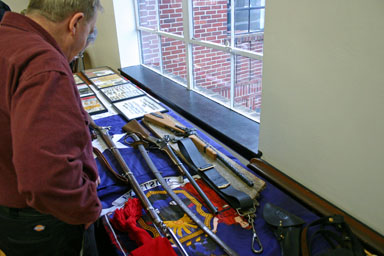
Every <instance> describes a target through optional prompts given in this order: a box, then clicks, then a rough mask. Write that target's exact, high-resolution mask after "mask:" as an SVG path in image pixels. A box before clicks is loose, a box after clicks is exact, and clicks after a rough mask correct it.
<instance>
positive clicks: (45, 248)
mask: <svg viewBox="0 0 384 256" xmlns="http://www.w3.org/2000/svg"><path fill="white" fill-rule="evenodd" d="M101 8H102V7H101V5H100V2H99V0H31V1H30V3H29V6H28V8H27V10H26V11H25V16H23V15H19V14H16V13H13V12H7V13H6V14H5V15H4V17H3V20H2V21H1V23H0V35H1V36H0V77H1V78H0V141H1V146H0V255H3V254H5V255H7V256H9V255H10V256H13V255H50V256H52V255H65V256H67V255H79V253H80V250H81V247H82V243H83V234H84V230H85V229H87V228H88V227H89V226H90V225H91V224H92V223H93V222H94V221H96V220H97V219H98V217H99V214H100V211H101V203H100V201H99V199H98V197H97V192H96V187H97V185H98V180H99V178H98V173H97V168H96V163H95V160H94V158H93V154H92V144H91V138H90V134H89V129H88V115H87V113H86V112H85V111H84V109H83V107H82V105H81V102H80V98H79V94H78V91H77V89H76V87H75V82H74V80H73V75H72V73H71V70H70V68H69V64H68V63H69V62H70V61H72V59H73V58H74V57H75V56H76V55H77V54H78V53H79V52H80V51H81V50H83V48H84V47H85V45H86V41H87V37H88V36H89V35H90V34H92V32H93V29H94V27H95V23H96V18H97V13H98V11H99V10H100V9H101Z"/></svg>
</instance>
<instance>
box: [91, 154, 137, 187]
mask: <svg viewBox="0 0 384 256" xmlns="http://www.w3.org/2000/svg"><path fill="white" fill-rule="evenodd" d="M93 153H95V155H96V156H97V157H98V159H99V161H100V163H101V164H102V165H103V166H104V168H105V169H107V170H108V171H109V172H110V173H111V174H112V175H113V176H114V177H115V178H116V179H117V180H119V181H121V182H122V183H124V184H128V185H130V183H129V181H128V179H127V178H125V177H124V176H122V175H120V174H117V173H116V172H115V171H114V170H113V168H112V166H111V165H110V164H109V163H108V160H107V159H106V158H105V156H104V155H103V153H101V151H100V150H99V149H98V148H95V147H93Z"/></svg>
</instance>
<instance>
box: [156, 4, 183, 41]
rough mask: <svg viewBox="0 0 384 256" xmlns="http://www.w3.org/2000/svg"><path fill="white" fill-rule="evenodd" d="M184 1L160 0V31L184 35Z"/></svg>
mask: <svg viewBox="0 0 384 256" xmlns="http://www.w3.org/2000/svg"><path fill="white" fill-rule="evenodd" d="M181 2H182V0H159V18H160V30H162V31H165V32H169V33H173V34H177V35H183V8H182V6H181Z"/></svg>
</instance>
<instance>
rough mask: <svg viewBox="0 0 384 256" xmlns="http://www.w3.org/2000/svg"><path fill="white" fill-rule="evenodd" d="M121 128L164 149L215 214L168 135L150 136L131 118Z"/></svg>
mask: <svg viewBox="0 0 384 256" xmlns="http://www.w3.org/2000/svg"><path fill="white" fill-rule="evenodd" d="M123 130H124V131H126V132H127V133H135V134H136V135H138V136H139V137H140V138H141V139H142V140H145V141H147V142H149V143H152V144H153V145H156V146H157V147H158V148H159V149H160V150H162V151H164V152H165V153H166V154H167V155H168V156H169V158H170V159H171V161H172V162H173V164H175V165H176V166H177V168H178V169H179V171H180V173H181V174H182V175H185V176H186V177H187V179H188V180H189V182H190V183H191V185H192V186H193V187H194V188H195V189H196V191H197V192H198V193H199V195H200V196H201V197H202V198H203V200H204V201H205V203H206V204H207V206H208V208H209V209H210V211H211V212H212V213H213V214H217V208H216V207H215V206H214V205H213V204H212V202H211V201H210V200H209V199H208V197H207V195H206V194H205V193H204V192H203V190H201V188H200V187H199V185H197V183H196V181H195V179H194V178H193V177H192V176H191V174H190V173H189V171H188V170H187V169H186V168H185V167H184V165H183V164H182V162H181V161H180V159H179V158H178V157H177V156H176V154H175V152H174V151H173V149H172V148H171V147H170V146H169V141H170V137H169V135H168V136H164V138H162V139H157V138H155V137H152V136H151V135H150V133H149V131H148V130H147V129H145V128H144V127H143V126H142V125H141V124H140V123H139V122H138V121H137V120H135V119H133V120H132V121H130V122H128V123H127V124H126V125H124V127H123Z"/></svg>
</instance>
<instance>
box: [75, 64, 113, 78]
mask: <svg viewBox="0 0 384 256" xmlns="http://www.w3.org/2000/svg"><path fill="white" fill-rule="evenodd" d="M81 72H82V73H83V74H84V75H85V76H86V77H87V78H88V79H91V78H94V77H99V76H107V75H113V74H116V72H115V71H113V70H112V69H111V68H109V67H100V68H93V69H86V70H83V71H81Z"/></svg>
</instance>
